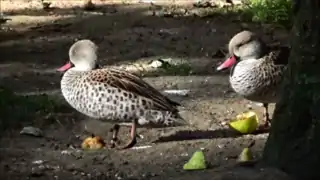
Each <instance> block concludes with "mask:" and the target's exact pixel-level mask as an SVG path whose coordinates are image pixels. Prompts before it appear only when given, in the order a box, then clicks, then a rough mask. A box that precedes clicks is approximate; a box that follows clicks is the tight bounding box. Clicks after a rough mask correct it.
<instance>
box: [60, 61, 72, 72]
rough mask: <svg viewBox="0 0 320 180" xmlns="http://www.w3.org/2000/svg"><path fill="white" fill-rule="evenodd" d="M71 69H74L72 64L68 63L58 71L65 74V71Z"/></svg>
mask: <svg viewBox="0 0 320 180" xmlns="http://www.w3.org/2000/svg"><path fill="white" fill-rule="evenodd" d="M71 67H72V64H71V62H68V63H67V64H65V65H63V66H62V67H60V68H59V69H57V71H60V72H64V71H66V70H68V69H70V68H71Z"/></svg>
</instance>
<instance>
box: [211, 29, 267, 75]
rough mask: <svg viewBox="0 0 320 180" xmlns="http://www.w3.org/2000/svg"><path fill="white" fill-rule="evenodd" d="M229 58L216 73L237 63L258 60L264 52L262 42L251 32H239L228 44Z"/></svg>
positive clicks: (264, 46)
mask: <svg viewBox="0 0 320 180" xmlns="http://www.w3.org/2000/svg"><path fill="white" fill-rule="evenodd" d="M228 50H229V56H228V58H227V60H225V61H224V62H223V63H222V64H221V65H220V66H219V67H218V68H217V71H221V70H223V69H228V68H231V67H232V66H233V65H235V64H236V63H237V62H238V61H241V60H247V59H259V58H260V57H261V56H262V55H263V54H264V53H265V50H266V45H265V44H264V42H263V41H262V40H261V39H260V38H259V37H258V36H257V35H256V34H254V33H253V32H250V31H241V32H239V33H238V34H236V35H235V36H233V38H232V39H231V40H230V42H229V44H228Z"/></svg>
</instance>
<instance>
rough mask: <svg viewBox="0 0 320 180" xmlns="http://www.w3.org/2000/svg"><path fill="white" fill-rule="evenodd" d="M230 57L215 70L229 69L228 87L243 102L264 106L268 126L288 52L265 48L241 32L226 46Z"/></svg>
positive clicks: (281, 49)
mask: <svg viewBox="0 0 320 180" xmlns="http://www.w3.org/2000/svg"><path fill="white" fill-rule="evenodd" d="M229 53H230V57H229V58H228V59H227V60H226V61H225V62H224V63H223V64H222V65H220V66H219V67H218V68H217V70H222V69H226V68H230V67H232V69H231V72H230V84H231V87H232V88H233V89H234V91H235V92H237V93H238V94H240V95H242V96H243V97H245V98H246V99H249V100H252V101H257V102H261V103H263V104H264V108H265V112H264V117H265V122H266V123H265V125H266V126H269V125H270V119H269V115H268V104H269V103H276V102H277V101H278V98H279V87H280V84H281V83H282V77H283V74H284V71H285V70H286V68H287V64H288V58H289V53H290V49H289V48H288V47H268V46H267V45H265V43H264V42H263V41H262V40H261V39H260V38H259V37H258V36H257V35H256V34H254V33H252V32H250V31H242V32H240V33H238V34H236V35H235V36H234V37H233V38H232V39H231V40H230V42H229Z"/></svg>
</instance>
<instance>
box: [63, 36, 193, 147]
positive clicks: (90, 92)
mask: <svg viewBox="0 0 320 180" xmlns="http://www.w3.org/2000/svg"><path fill="white" fill-rule="evenodd" d="M97 50H98V47H97V46H96V45H95V44H94V43H93V42H92V41H90V40H80V41H78V42H76V43H75V44H73V45H72V46H71V48H70V50H69V56H70V62H69V63H67V64H66V65H65V66H63V67H61V68H60V69H59V70H60V71H66V72H65V74H64V75H63V77H62V80H61V91H62V94H63V96H64V97H65V99H66V101H67V102H68V103H69V104H70V105H71V106H72V107H73V108H75V109H76V110H78V111H79V112H81V113H83V114H85V115H87V116H89V117H92V118H96V119H101V120H104V121H109V122H113V123H115V124H127V123H130V124H132V129H131V140H130V142H129V143H128V144H127V145H126V146H124V147H123V148H127V147H129V146H131V145H132V144H133V143H135V137H136V126H137V125H141V126H149V127H158V126H160V127H163V126H179V125H186V124H187V123H186V122H185V121H184V120H183V119H182V118H181V117H180V115H179V113H178V109H177V106H179V103H176V102H174V101H172V100H170V99H168V98H167V97H166V96H164V95H162V94H161V93H160V92H159V91H157V90H156V89H155V88H153V87H152V86H150V85H149V84H148V83H146V82H145V81H143V80H142V79H141V78H140V77H138V76H136V75H134V74H131V73H128V72H126V71H122V70H119V69H115V68H104V69H98V68H97V63H96V61H97ZM72 65H74V67H72ZM116 134H117V132H115V134H114V136H116ZM114 138H116V137H114Z"/></svg>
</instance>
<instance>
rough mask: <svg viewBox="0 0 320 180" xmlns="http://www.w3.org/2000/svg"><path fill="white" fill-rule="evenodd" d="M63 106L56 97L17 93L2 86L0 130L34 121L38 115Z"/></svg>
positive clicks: (54, 110) (0, 88)
mask: <svg viewBox="0 0 320 180" xmlns="http://www.w3.org/2000/svg"><path fill="white" fill-rule="evenodd" d="M63 106H64V105H62V104H61V103H59V102H58V101H57V100H56V99H55V98H54V97H50V96H47V95H32V96H22V95H16V94H14V93H13V92H12V91H11V90H10V89H7V88H5V87H0V107H1V108H0V117H1V119H0V130H2V131H3V130H5V129H7V128H10V127H13V126H18V125H21V124H22V123H25V122H32V121H33V120H34V119H35V118H36V117H44V116H46V115H48V114H50V113H53V112H57V111H59V110H60V109H62V107H63Z"/></svg>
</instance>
